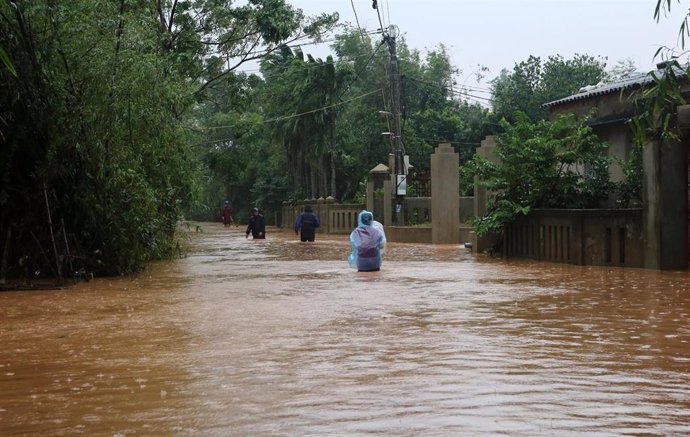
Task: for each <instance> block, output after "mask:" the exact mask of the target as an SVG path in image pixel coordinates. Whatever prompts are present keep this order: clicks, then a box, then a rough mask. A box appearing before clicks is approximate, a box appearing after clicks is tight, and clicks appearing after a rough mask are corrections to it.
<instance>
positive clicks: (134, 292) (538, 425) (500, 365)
mask: <svg viewBox="0 0 690 437" xmlns="http://www.w3.org/2000/svg"><path fill="white" fill-rule="evenodd" d="M204 229H205V232H204V233H203V234H193V235H191V238H190V242H189V244H190V247H191V251H190V254H189V256H188V257H187V258H185V259H182V260H179V261H175V262H168V263H159V264H155V265H153V266H152V267H151V268H150V270H149V271H148V272H146V273H145V274H142V275H140V276H139V277H137V278H134V279H97V280H94V281H92V282H89V283H84V284H79V285H77V286H75V287H73V288H71V289H69V290H59V291H41V292H12V293H0V318H1V322H0V344H1V345H2V348H0V434H2V435H12V436H14V435H65V436H72V435H89V436H91V435H107V436H128V435H146V436H150V435H160V436H167V435H204V436H227V435H238V436H243V435H281V436H282V435H369V434H378V435H395V436H417V435H435V436H445V435H468V436H473V435H501V434H503V435H518V436H533V435H559V436H569V435H572V436H576V435H582V434H593V435H604V436H605V435H687V434H689V433H690V346H689V345H688V340H689V339H690V322H688V313H689V312H690V295H689V292H690V291H689V288H690V277H689V276H688V274H687V273H686V272H653V271H644V270H623V269H611V268H588V267H573V266H563V265H556V264H540V263H533V262H503V261H496V260H491V259H487V258H481V257H479V258H478V257H475V256H473V255H472V254H471V253H469V252H467V250H465V249H464V248H462V247H461V246H423V245H407V244H390V245H389V248H388V250H387V252H386V256H385V260H384V265H383V268H382V270H381V271H380V272H373V273H358V272H356V271H354V270H352V269H349V268H348V266H347V262H346V261H345V260H346V258H347V255H348V253H349V243H348V241H347V236H330V237H329V236H323V235H319V236H317V241H316V242H315V243H312V244H310V243H300V242H299V241H297V240H296V239H295V238H294V236H293V235H292V234H287V233H286V234H280V233H278V232H276V231H275V230H273V232H271V230H269V234H268V237H269V238H268V239H267V240H265V241H252V240H246V239H245V238H244V234H243V233H242V229H240V228H229V229H226V228H223V227H222V225H221V226H219V225H216V224H208V225H205V226H204Z"/></svg>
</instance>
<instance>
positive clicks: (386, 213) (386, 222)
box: [383, 178, 393, 226]
mask: <svg viewBox="0 0 690 437" xmlns="http://www.w3.org/2000/svg"><path fill="white" fill-rule="evenodd" d="M392 224H393V186H392V184H391V180H390V178H388V179H386V180H384V181H383V226H391V225H392Z"/></svg>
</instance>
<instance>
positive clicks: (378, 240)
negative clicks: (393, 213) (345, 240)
mask: <svg viewBox="0 0 690 437" xmlns="http://www.w3.org/2000/svg"><path fill="white" fill-rule="evenodd" d="M350 243H351V245H352V253H351V254H350V256H349V257H348V259H347V261H348V263H349V264H350V267H352V268H356V269H357V271H359V272H375V271H378V270H380V269H381V263H382V262H383V251H384V249H385V247H386V234H385V232H384V231H383V225H382V224H381V223H379V222H377V221H376V220H374V215H373V214H372V213H370V212H369V211H364V210H363V211H362V212H360V213H359V216H358V217H357V228H355V230H354V231H352V233H351V234H350Z"/></svg>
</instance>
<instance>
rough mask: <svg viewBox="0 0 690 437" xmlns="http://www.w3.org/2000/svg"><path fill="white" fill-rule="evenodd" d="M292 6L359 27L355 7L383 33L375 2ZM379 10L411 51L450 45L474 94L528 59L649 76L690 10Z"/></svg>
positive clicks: (572, 6) (641, 2) (306, 0)
mask: <svg viewBox="0 0 690 437" xmlns="http://www.w3.org/2000/svg"><path fill="white" fill-rule="evenodd" d="M287 1H288V2H289V3H290V4H291V5H293V6H294V7H296V8H300V9H302V10H303V11H304V13H305V14H306V15H315V14H319V13H322V12H338V13H339V14H340V20H341V22H349V23H351V24H352V25H353V26H356V22H355V15H354V13H353V7H352V3H354V7H355V10H356V11H357V17H358V18H359V24H360V25H361V27H362V28H363V29H365V30H375V29H378V28H379V27H380V26H379V21H378V16H377V14H376V10H374V9H373V8H372V7H371V5H372V0H352V1H351V0H287ZM378 5H379V11H380V13H381V14H382V18H383V23H384V25H385V26H387V25H388V24H389V23H390V24H395V25H397V26H398V27H399V29H400V32H401V33H402V34H403V35H404V37H405V39H406V41H407V44H408V46H409V47H410V48H413V49H418V50H420V51H422V52H424V50H425V48H432V49H433V48H434V47H436V46H437V45H438V44H439V43H442V44H444V45H445V46H446V48H447V49H448V53H449V54H450V58H451V62H452V63H453V64H454V65H455V66H456V67H458V68H459V69H460V70H461V74H460V77H459V78H458V79H459V83H460V84H465V85H470V86H471V85H473V84H474V85H475V86H476V82H475V79H474V73H475V72H476V71H477V70H478V68H477V66H478V65H483V66H486V67H488V68H489V69H490V73H489V74H488V75H487V78H486V79H487V80H490V79H492V78H494V77H496V76H497V75H498V74H499V73H500V71H501V69H503V68H507V69H508V70H512V68H513V66H514V65H515V63H516V62H521V61H524V60H526V59H527V58H528V57H529V56H530V55H535V56H540V57H541V58H542V59H546V58H547V57H548V56H550V55H556V54H560V55H562V56H563V57H565V58H566V59H569V58H572V56H573V55H574V54H576V53H580V54H587V55H592V56H602V57H607V58H608V66H607V68H609V69H610V68H611V67H613V66H614V65H615V64H616V62H617V61H618V60H621V59H625V58H630V59H632V60H633V61H634V62H635V65H636V66H637V68H638V70H643V71H648V70H650V69H652V68H654V65H655V63H656V62H658V61H660V60H661V59H657V60H656V61H655V60H654V59H653V58H654V53H655V52H656V50H657V49H658V48H659V47H660V46H662V45H664V46H668V47H676V46H677V45H679V41H678V29H679V26H680V24H681V22H682V18H683V17H684V16H685V13H687V11H688V5H687V2H685V4H678V3H677V2H676V0H673V1H672V13H671V14H670V15H669V16H668V17H666V18H662V19H661V20H660V22H659V23H657V22H656V21H655V20H654V8H655V6H656V0H378ZM688 44H689V45H690V39H688ZM303 50H304V52H305V53H311V54H313V55H314V56H315V57H320V58H323V57H325V56H326V55H328V54H330V53H331V51H330V49H328V46H327V45H325V46H323V45H322V46H313V45H308V46H304V47H303ZM484 86H486V84H484Z"/></svg>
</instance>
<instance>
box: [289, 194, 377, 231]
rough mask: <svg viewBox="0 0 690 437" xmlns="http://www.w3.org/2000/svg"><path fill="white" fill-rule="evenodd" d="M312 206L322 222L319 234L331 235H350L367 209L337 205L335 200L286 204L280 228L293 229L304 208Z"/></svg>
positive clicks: (353, 205) (315, 200)
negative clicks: (359, 216) (361, 213)
mask: <svg viewBox="0 0 690 437" xmlns="http://www.w3.org/2000/svg"><path fill="white" fill-rule="evenodd" d="M306 205H310V206H311V207H312V210H313V211H314V214H316V215H317V216H318V217H319V219H320V220H321V227H320V228H319V231H318V232H323V233H329V234H349V233H350V232H352V230H353V229H354V228H355V227H357V216H358V214H359V212H360V211H362V210H363V209H364V207H365V205H364V204H358V203H335V200H334V199H333V198H330V197H329V198H327V199H312V200H302V201H299V202H295V203H294V204H288V203H284V204H283V206H282V211H281V217H282V220H281V223H280V227H281V228H283V229H293V228H294V227H295V221H296V220H297V217H299V215H300V214H301V213H302V211H303V210H304V207H305V206H306Z"/></svg>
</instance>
